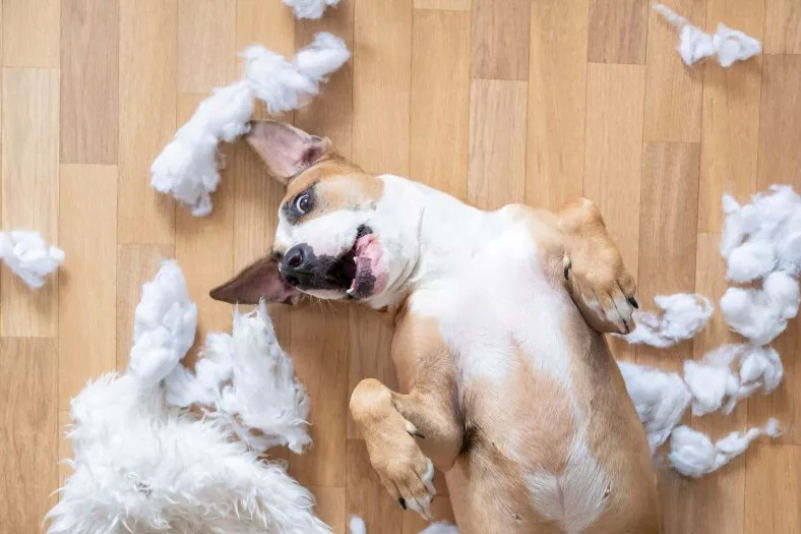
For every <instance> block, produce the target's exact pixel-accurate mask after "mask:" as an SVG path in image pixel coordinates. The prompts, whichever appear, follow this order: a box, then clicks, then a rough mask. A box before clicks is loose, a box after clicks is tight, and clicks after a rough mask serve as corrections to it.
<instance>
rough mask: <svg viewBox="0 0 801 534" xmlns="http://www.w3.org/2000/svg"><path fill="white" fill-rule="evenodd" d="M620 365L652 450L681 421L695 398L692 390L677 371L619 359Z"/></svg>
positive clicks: (668, 435)
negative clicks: (665, 370)
mask: <svg viewBox="0 0 801 534" xmlns="http://www.w3.org/2000/svg"><path fill="white" fill-rule="evenodd" d="M618 366H619V367H620V372H621V373H622V374H623V380H624V381H625V382H626V389H627V390H628V393H629V396H630V397H631V400H632V402H634V407H635V408H636V409H637V415H638V416H639V417H640V421H642V423H643V425H644V426H645V432H646V434H647V435H648V444H649V445H650V446H651V452H652V453H653V452H654V451H656V449H657V448H658V447H659V446H660V445H662V444H663V443H664V442H665V441H666V440H667V439H668V437H670V433H671V432H672V431H673V428H674V427H675V426H676V425H677V424H679V421H681V418H682V416H683V415H684V412H685V411H686V409H687V406H688V405H689V404H690V400H691V398H692V397H691V395H690V391H689V390H688V389H687V386H686V385H685V384H684V381H683V380H682V379H681V377H680V376H679V375H678V373H666V372H664V371H660V370H658V369H652V368H650V367H645V366H642V365H637V364H634V363H630V362H618Z"/></svg>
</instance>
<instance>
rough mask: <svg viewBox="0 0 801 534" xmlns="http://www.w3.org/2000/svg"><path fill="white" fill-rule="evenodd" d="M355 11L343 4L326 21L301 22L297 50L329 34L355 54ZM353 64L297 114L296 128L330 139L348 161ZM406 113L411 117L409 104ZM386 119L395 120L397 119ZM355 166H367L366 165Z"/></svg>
mask: <svg viewBox="0 0 801 534" xmlns="http://www.w3.org/2000/svg"><path fill="white" fill-rule="evenodd" d="M354 10H355V2H354V1H353V0H342V1H341V2H340V3H339V5H338V6H337V7H336V8H335V9H329V10H328V11H326V15H325V17H323V18H321V19H319V20H301V21H298V22H297V25H296V27H295V48H297V49H300V48H303V47H305V46H307V45H308V44H309V43H311V42H312V41H313V40H314V36H315V34H317V33H318V32H321V31H327V32H331V33H333V34H334V35H336V36H337V37H339V38H340V39H342V40H343V41H345V44H346V45H347V46H348V48H349V49H350V50H353V49H354V47H353V34H354V23H355V21H354V17H355V12H354ZM354 61H355V59H354V58H351V60H350V61H348V62H347V63H345V64H344V65H343V66H342V67H341V68H340V69H339V70H337V71H336V72H335V73H334V74H332V75H331V76H330V77H329V79H328V81H327V82H326V83H325V84H324V85H323V86H322V90H321V92H320V94H319V95H317V97H315V98H314V100H312V102H311V103H310V104H309V105H308V106H306V107H304V108H302V109H299V110H297V111H296V112H295V125H296V126H297V127H298V128H301V129H303V130H306V131H308V132H311V133H315V134H317V135H324V136H326V137H328V138H330V139H331V141H332V142H333V143H334V149H335V150H336V151H337V153H339V154H340V155H342V156H344V157H346V158H350V157H351V156H352V155H353V136H354V133H353V122H354V113H353V106H354V93H353V83H354V82H353V80H354V78H353V75H354V74H353V69H354ZM407 83H408V82H407ZM407 90H408V88H407ZM404 109H405V110H406V112H407V113H408V104H407V107H406V108H404ZM386 118H387V119H388V120H390V121H391V120H394V117H392V118H390V117H389V116H387V117H386ZM407 120H408V118H407ZM398 133H399V137H398V138H399V139H401V141H400V142H408V141H405V140H404V139H403V137H402V132H398ZM387 137H390V138H395V137H394V136H387ZM356 163H357V164H359V165H364V163H365V162H363V161H357V162H356ZM382 171H383V170H382ZM404 172H406V171H404Z"/></svg>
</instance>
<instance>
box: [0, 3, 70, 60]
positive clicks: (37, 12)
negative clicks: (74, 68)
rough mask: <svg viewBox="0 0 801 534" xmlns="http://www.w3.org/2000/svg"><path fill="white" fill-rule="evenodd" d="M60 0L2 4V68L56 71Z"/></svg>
mask: <svg viewBox="0 0 801 534" xmlns="http://www.w3.org/2000/svg"><path fill="white" fill-rule="evenodd" d="M59 19H60V0H3V21H2V22H3V66H4V67H38V68H58V59H59V58H58V56H59V33H60V32H59V30H60V24H59Z"/></svg>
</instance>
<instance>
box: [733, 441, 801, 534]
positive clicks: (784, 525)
mask: <svg viewBox="0 0 801 534" xmlns="http://www.w3.org/2000/svg"><path fill="white" fill-rule="evenodd" d="M746 454H747V455H748V457H747V459H746V464H747V466H748V467H747V474H746V484H745V528H744V532H745V534H763V533H767V532H770V533H771V534H793V533H795V532H801V507H799V506H798V503H799V501H801V469H799V468H798V466H799V465H801V448H799V447H797V446H792V445H766V444H757V445H752V446H751V448H750V449H748V452H747V453H746Z"/></svg>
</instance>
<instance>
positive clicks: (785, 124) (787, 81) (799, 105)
mask: <svg viewBox="0 0 801 534" xmlns="http://www.w3.org/2000/svg"><path fill="white" fill-rule="evenodd" d="M762 65H763V70H762V101H761V105H760V114H759V156H758V157H759V178H758V180H757V188H758V189H759V190H763V189H766V188H767V187H768V186H769V185H771V184H790V185H793V186H795V188H796V191H798V190H799V189H801V171H799V169H801V151H799V150H796V148H797V146H798V143H797V142H796V140H797V139H798V138H799V137H801V56H766V57H764V58H763V63H762Z"/></svg>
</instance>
